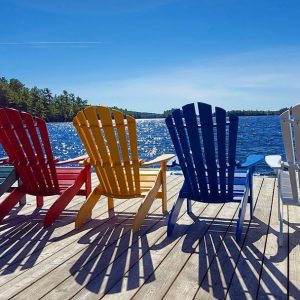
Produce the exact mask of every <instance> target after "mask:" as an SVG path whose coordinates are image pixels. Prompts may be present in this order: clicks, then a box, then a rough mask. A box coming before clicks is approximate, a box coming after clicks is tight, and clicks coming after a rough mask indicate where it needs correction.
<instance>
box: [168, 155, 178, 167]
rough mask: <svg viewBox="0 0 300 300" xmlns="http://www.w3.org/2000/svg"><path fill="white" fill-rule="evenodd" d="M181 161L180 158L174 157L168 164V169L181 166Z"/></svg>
mask: <svg viewBox="0 0 300 300" xmlns="http://www.w3.org/2000/svg"><path fill="white" fill-rule="evenodd" d="M179 165H180V164H179V161H178V157H177V156H174V157H173V158H171V159H170V160H169V161H168V163H167V167H171V168H173V167H175V166H179Z"/></svg>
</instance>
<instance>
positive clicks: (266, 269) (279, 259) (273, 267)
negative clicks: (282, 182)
mask: <svg viewBox="0 0 300 300" xmlns="http://www.w3.org/2000/svg"><path fill="white" fill-rule="evenodd" d="M276 185H277V183H276V184H275V188H276ZM284 216H287V207H286V206H284ZM287 230H288V226H287V224H286V223H284V227H283V232H284V235H285V238H284V242H283V245H282V247H278V242H277V238H278V231H279V220H278V193H277V190H275V191H274V197H273V204H272V210H271V219H270V224H269V229H268V235H267V244H266V249H265V253H264V258H263V266H262V272H261V275H260V280H259V284H258V285H259V290H258V294H257V299H266V298H272V297H273V298H275V299H286V295H287V293H288V239H287Z"/></svg>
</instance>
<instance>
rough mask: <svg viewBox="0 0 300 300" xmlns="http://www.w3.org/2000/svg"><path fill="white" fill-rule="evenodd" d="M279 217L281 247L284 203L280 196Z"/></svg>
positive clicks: (280, 242)
mask: <svg viewBox="0 0 300 300" xmlns="http://www.w3.org/2000/svg"><path fill="white" fill-rule="evenodd" d="M278 219H279V235H278V244H279V246H280V247H281V246H282V245H283V205H282V201H281V199H280V198H278Z"/></svg>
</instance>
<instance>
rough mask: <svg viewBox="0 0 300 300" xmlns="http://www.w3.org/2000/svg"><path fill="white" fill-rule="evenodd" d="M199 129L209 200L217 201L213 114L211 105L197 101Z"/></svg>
mask: <svg viewBox="0 0 300 300" xmlns="http://www.w3.org/2000/svg"><path fill="white" fill-rule="evenodd" d="M198 108H199V116H200V124H201V131H202V136H203V146H204V156H205V161H206V167H207V174H208V179H209V182H208V184H209V188H210V191H211V192H210V196H211V201H218V199H219V192H218V177H217V165H216V154H215V142H214V130H213V116H212V109H211V106H210V105H208V104H205V103H198Z"/></svg>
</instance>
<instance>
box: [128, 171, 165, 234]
mask: <svg viewBox="0 0 300 300" xmlns="http://www.w3.org/2000/svg"><path fill="white" fill-rule="evenodd" d="M160 185H161V173H160V174H159V175H158V177H157V179H156V182H155V184H154V186H153V188H152V189H151V190H150V191H149V192H148V194H147V195H146V196H145V198H144V201H143V203H142V204H141V206H140V207H139V209H138V212H137V213H136V216H135V218H134V221H133V225H132V229H133V232H137V231H138V230H139V229H140V227H141V225H142V223H143V221H144V219H145V217H146V215H147V214H148V212H149V209H150V207H151V205H152V203H153V201H154V199H155V197H156V194H157V192H158V190H159V188H160Z"/></svg>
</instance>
